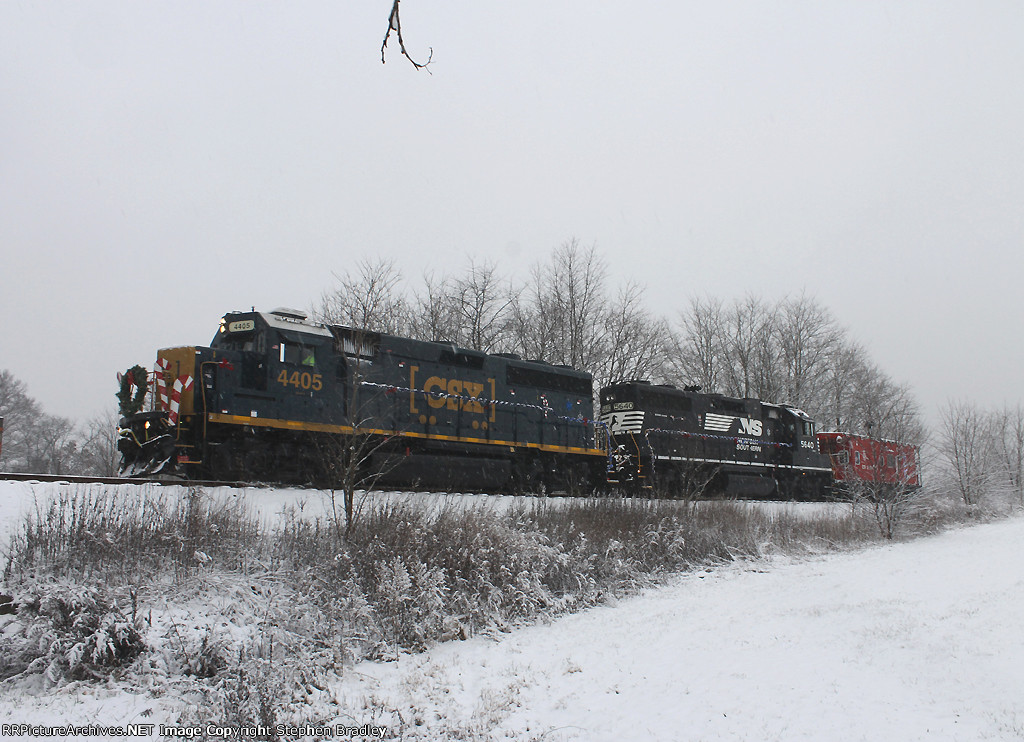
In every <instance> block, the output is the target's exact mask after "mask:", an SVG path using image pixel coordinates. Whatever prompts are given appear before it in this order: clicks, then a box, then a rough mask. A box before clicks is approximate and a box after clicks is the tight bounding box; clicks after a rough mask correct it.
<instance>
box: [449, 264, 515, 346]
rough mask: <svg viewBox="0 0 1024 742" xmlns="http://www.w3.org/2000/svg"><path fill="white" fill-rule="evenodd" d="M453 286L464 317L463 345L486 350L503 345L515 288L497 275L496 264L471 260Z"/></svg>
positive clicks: (462, 322) (461, 340)
mask: <svg viewBox="0 0 1024 742" xmlns="http://www.w3.org/2000/svg"><path fill="white" fill-rule="evenodd" d="M454 288H455V296H456V309H457V312H458V316H459V317H460V319H461V323H460V325H461V329H462V332H460V333H459V335H460V337H459V341H460V344H461V345H463V346H465V347H467V348H471V349H473V350H482V351H484V352H486V353H491V352H494V351H495V350H497V349H499V348H501V347H503V346H504V344H505V342H506V336H507V334H508V331H509V326H510V322H511V318H510V313H511V306H512V291H511V289H510V288H509V287H508V286H507V285H506V284H505V283H504V282H502V281H501V279H500V278H499V277H498V272H497V266H496V265H495V264H494V263H491V262H484V263H483V264H477V263H476V261H474V260H472V259H471V260H470V261H469V266H468V268H467V269H466V272H465V273H464V274H463V276H462V277H461V278H456V279H455V281H454Z"/></svg>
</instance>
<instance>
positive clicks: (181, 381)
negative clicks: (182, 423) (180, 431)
mask: <svg viewBox="0 0 1024 742" xmlns="http://www.w3.org/2000/svg"><path fill="white" fill-rule="evenodd" d="M191 388H192V377H191V376H185V377H179V378H177V379H176V380H175V381H174V388H173V389H172V390H171V412H170V415H169V416H168V419H169V420H170V422H171V425H177V424H178V408H179V406H180V404H181V394H182V392H187V391H188V390H189V389H191Z"/></svg>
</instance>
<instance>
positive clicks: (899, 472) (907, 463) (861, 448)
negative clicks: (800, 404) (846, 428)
mask: <svg viewBox="0 0 1024 742" xmlns="http://www.w3.org/2000/svg"><path fill="white" fill-rule="evenodd" d="M818 449H819V450H820V451H821V452H822V453H823V454H827V455H828V458H829V461H830V462H831V463H832V478H833V481H835V483H836V484H837V485H840V486H842V485H843V484H853V483H857V482H877V483H884V484H891V485H901V486H904V487H920V486H921V463H920V458H919V456H918V451H917V447H916V446H908V445H906V444H902V443H895V442H894V441H883V440H877V439H875V438H865V437H864V436H860V435H850V434H849V433H818Z"/></svg>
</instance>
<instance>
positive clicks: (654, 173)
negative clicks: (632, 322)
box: [0, 0, 1024, 417]
mask: <svg viewBox="0 0 1024 742" xmlns="http://www.w3.org/2000/svg"><path fill="white" fill-rule="evenodd" d="M389 9H390V0H376V1H374V2H360V3H347V2H340V1H339V0H333V1H330V2H328V1H327V0H324V1H320V0H309V1H307V2H280V1H274V2H261V1H257V0H241V1H238V2H233V1H229V0H218V2H214V3H209V2H186V1H182V0H175V1H174V2H142V3H140V2H137V1H136V0H130V1H126V2H107V1H105V0H90V2H87V3H82V2H60V3H58V2H29V1H27V0H26V1H24V2H19V1H17V0H4V2H2V3H0V100H2V103H0V259H2V262H0V276H2V277H3V279H2V280H0V310H2V320H0V368H8V369H10V370H11V371H12V372H13V373H14V374H15V375H16V376H18V377H19V378H21V379H22V380H23V381H25V382H26V383H27V384H28V386H29V392H30V393H31V394H32V395H33V396H34V397H36V398H37V399H38V400H39V401H40V402H41V403H42V404H43V406H44V407H45V409H46V410H47V411H48V412H51V413H54V414H61V415H67V416H71V417H85V416H87V415H90V414H93V413H96V412H99V411H100V410H102V409H104V408H105V407H106V406H108V405H111V404H113V401H114V400H113V395H114V393H115V391H116V388H117V386H116V380H115V374H116V373H117V372H118V371H123V370H124V369H125V368H127V367H129V366H131V365H134V364H135V363H142V364H144V365H147V366H151V365H152V363H153V360H154V359H155V356H156V349H157V348H159V347H165V346H169V345H188V344H205V343H207V342H208V341H209V340H210V338H211V337H212V336H213V334H214V331H215V329H216V326H217V323H218V320H219V318H220V316H221V315H222V314H223V313H224V312H226V311H228V310H232V309H247V308H249V307H250V306H253V305H255V306H256V307H257V308H262V309H269V308H271V307H274V306H280V305H287V306H298V307H308V306H309V305H310V303H311V302H312V301H313V300H314V299H315V298H316V297H317V296H319V295H320V294H321V292H323V291H324V290H325V289H328V288H330V287H331V285H332V278H331V273H332V271H335V272H341V271H344V270H345V269H346V267H348V266H350V265H352V264H353V263H354V262H355V261H356V260H358V259H359V258H361V257H364V256H378V255H379V256H384V257H390V258H393V259H394V260H395V261H396V262H397V263H398V264H399V266H400V267H401V268H402V270H403V272H404V274H405V276H406V277H407V279H409V280H410V281H412V282H413V283H417V282H418V281H419V277H420V276H421V274H422V273H423V271H424V270H426V269H429V268H436V269H445V268H450V269H458V268H461V267H462V266H463V265H464V264H465V261H466V259H467V258H468V257H469V256H475V257H477V258H491V259H496V260H497V261H498V262H499V265H500V266H501V267H502V268H503V269H504V271H505V272H507V273H514V272H519V273H521V274H522V275H524V276H525V274H526V272H527V269H528V266H529V265H530V264H532V263H533V262H535V261H537V260H539V259H542V258H544V257H545V256H546V255H547V254H548V253H549V251H550V250H551V248H552V247H554V246H556V245H558V244H559V243H561V242H564V241H565V240H567V239H569V238H571V237H576V238H579V239H580V240H581V241H582V242H583V243H584V244H585V245H590V244H595V245H596V246H597V247H598V249H599V250H600V251H601V252H602V253H603V254H604V255H605V256H606V257H607V259H608V261H609V264H610V267H611V269H612V272H613V275H614V276H615V277H621V278H623V279H626V278H632V279H635V280H636V281H638V282H640V283H642V284H645V285H646V286H647V297H648V304H649V306H650V307H651V309H652V310H653V311H655V312H657V313H659V314H663V315H666V316H672V315H674V314H675V313H676V311H677V310H678V309H679V308H682V307H683V306H684V305H685V304H686V302H687V300H688V298H689V297H690V296H693V295H701V296H709V295H710V296H717V297H720V298H722V299H725V300H730V299H732V298H734V297H738V296H742V295H744V294H746V293H750V292H752V293H755V294H759V295H761V296H764V297H765V298H768V299H775V298H779V297H782V296H784V295H786V294H798V293H800V292H802V291H806V292H807V293H809V294H811V295H813V296H815V297H816V298H818V299H819V300H820V301H821V302H822V303H823V304H824V305H826V306H828V307H829V308H830V309H831V310H832V311H833V312H834V314H835V315H836V317H837V318H838V320H839V321H840V322H841V323H843V324H844V325H845V326H847V327H848V328H849V329H850V331H851V334H852V336H853V337H854V338H856V339H858V340H860V341H861V342H863V343H864V344H865V345H866V346H867V347H868V349H869V350H870V352H871V353H872V356H873V358H874V359H875V361H876V362H877V363H878V364H879V365H880V366H881V367H882V368H884V369H885V370H886V371H888V372H889V373H890V374H891V375H892V376H893V377H894V378H895V379H896V380H897V381H901V382H908V383H910V384H912V385H913V387H914V388H915V389H916V391H917V393H918V397H919V399H920V400H921V402H922V403H923V405H924V408H925V412H926V413H927V414H929V415H930V416H931V415H934V410H935V409H936V408H937V407H938V406H939V405H940V404H942V403H943V402H944V401H945V400H946V399H947V398H949V397H964V398H972V399H975V400H977V401H978V402H980V403H982V404H986V405H1000V404H1003V403H1004V402H1009V403H1017V402H1018V401H1019V400H1020V399H1021V391H1020V369H1021V367H1022V365H1024V350H1022V348H1024V343H1022V342H1021V339H1020V321H1021V317H1022V316H1024V298H1022V291H1021V283H1022V278H1024V270H1022V265H1024V256H1022V255H1021V251H1020V246H1021V243H1022V236H1024V224H1022V212H1021V204H1022V203H1024V135H1022V134H1024V84H1022V81H1024V43H1021V40H1022V39H1024V3H1020V2H1019V0H1013V1H1008V2H994V1H993V2H985V1H982V2H977V1H972V2H941V1H940V2H935V1H933V0H929V1H928V2H923V1H922V2H898V3H893V2H859V1H858V2H852V1H851V2H826V3H822V2H781V3H770V2H728V1H726V2H714V3H706V2H704V3H696V2H681V3H680V2H677V3H663V2H650V1H648V0H633V1H632V2H628V3H626V2H620V3H609V2H602V1H600V0H597V1H595V0H588V2H579V1H577V0H566V1H565V2H557V3H551V2H539V1H537V0H518V1H517V2H510V1H509V0H498V1H489V2H448V3H427V2H423V0H406V2H405V3H404V4H403V5H402V12H403V16H402V25H403V33H404V35H405V37H406V41H407V43H408V45H409V47H410V51H411V52H413V54H414V55H415V56H419V57H425V56H426V53H427V48H428V47H433V49H434V63H433V64H432V65H431V69H432V71H433V75H428V74H426V73H424V72H417V71H416V70H414V69H413V68H412V67H411V66H410V65H409V64H408V63H406V62H405V61H404V60H402V59H401V58H400V57H399V56H398V54H397V50H395V51H392V52H390V53H389V57H388V63H387V64H386V65H382V64H381V62H380V51H379V47H380V42H381V39H382V37H383V33H384V30H385V28H386V24H387V15H388V11H389Z"/></svg>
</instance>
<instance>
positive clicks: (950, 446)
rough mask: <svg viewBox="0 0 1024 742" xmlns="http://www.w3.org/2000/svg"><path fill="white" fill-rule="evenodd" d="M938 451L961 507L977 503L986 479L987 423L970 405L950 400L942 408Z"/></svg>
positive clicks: (987, 459)
mask: <svg viewBox="0 0 1024 742" xmlns="http://www.w3.org/2000/svg"><path fill="white" fill-rule="evenodd" d="M940 414H941V419H942V430H941V432H940V441H939V450H940V452H941V454H942V456H943V457H944V458H945V459H946V462H947V463H948V464H949V469H950V472H951V474H952V478H953V485H954V487H955V489H956V491H957V493H958V494H959V496H960V498H961V499H962V500H963V502H964V504H965V505H974V504H977V503H978V501H979V499H980V497H981V495H982V493H983V492H984V489H985V485H986V484H987V480H988V475H989V472H988V467H989V456H988V450H987V440H986V439H987V436H988V426H989V424H988V420H987V419H986V415H985V414H984V413H983V412H982V411H981V410H980V409H979V408H978V407H977V406H976V405H975V404H974V403H972V402H963V401H950V402H948V403H947V404H946V406H945V407H943V408H942V410H941V412H940Z"/></svg>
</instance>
